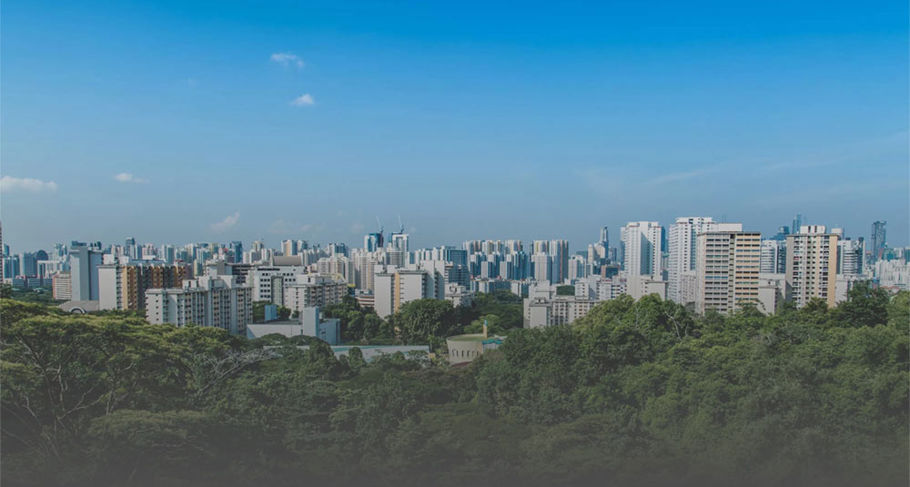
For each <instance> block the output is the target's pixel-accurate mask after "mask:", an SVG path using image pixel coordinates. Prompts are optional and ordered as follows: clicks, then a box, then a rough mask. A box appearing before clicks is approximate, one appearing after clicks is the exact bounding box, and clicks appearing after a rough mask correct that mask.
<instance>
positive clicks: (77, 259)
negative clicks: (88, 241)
mask: <svg viewBox="0 0 910 487" xmlns="http://www.w3.org/2000/svg"><path fill="white" fill-rule="evenodd" d="M69 258H70V275H71V280H72V295H73V299H74V300H76V301H97V300H98V296H99V294H98V268H99V267H101V263H102V253H101V252H100V251H99V250H95V249H93V248H89V247H88V246H86V245H85V244H83V245H75V246H72V247H71V248H70V251H69Z"/></svg>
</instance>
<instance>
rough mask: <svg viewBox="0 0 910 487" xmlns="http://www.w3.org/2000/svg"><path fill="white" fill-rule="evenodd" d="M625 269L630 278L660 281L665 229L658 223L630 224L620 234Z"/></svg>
mask: <svg viewBox="0 0 910 487" xmlns="http://www.w3.org/2000/svg"><path fill="white" fill-rule="evenodd" d="M620 236H621V239H622V247H623V256H624V258H623V268H624V269H625V271H626V274H627V275H629V276H648V277H651V278H653V279H656V280H659V279H660V274H661V272H660V257H661V255H660V241H661V239H662V236H663V229H662V228H661V227H660V224H659V223H657V222H629V223H627V224H626V226H624V227H622V230H621V232H620Z"/></svg>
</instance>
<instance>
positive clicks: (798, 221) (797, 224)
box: [790, 213, 803, 233]
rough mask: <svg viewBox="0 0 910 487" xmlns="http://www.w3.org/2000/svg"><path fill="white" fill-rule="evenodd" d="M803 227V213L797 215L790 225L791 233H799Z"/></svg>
mask: <svg viewBox="0 0 910 487" xmlns="http://www.w3.org/2000/svg"><path fill="white" fill-rule="evenodd" d="M802 227H803V215H802V213H797V214H796V216H795V217H793V224H792V225H790V233H799V229H800V228H802Z"/></svg>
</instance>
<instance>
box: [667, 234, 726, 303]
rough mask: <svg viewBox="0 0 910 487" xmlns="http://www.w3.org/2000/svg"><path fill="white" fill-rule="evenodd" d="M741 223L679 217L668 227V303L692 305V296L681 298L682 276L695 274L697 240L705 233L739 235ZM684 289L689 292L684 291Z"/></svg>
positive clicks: (682, 296)
mask: <svg viewBox="0 0 910 487" xmlns="http://www.w3.org/2000/svg"><path fill="white" fill-rule="evenodd" d="M742 229H743V225H742V223H720V222H715V221H714V220H713V219H712V218H711V217H704V216H695V217H692V216H690V217H680V218H677V219H676V222H675V223H674V224H672V225H670V231H669V240H668V242H667V243H668V250H669V252H670V255H669V258H668V260H667V299H670V300H671V301H675V302H677V303H680V304H686V303H690V302H694V301H695V296H694V295H691V294H687V295H683V293H682V292H681V291H682V290H683V288H684V286H683V282H682V281H683V279H684V277H683V276H684V274H685V273H687V272H690V271H695V265H696V261H697V255H698V253H697V252H696V251H695V247H696V243H697V236H698V234H700V233H705V232H739V231H742ZM686 289H691V288H688V287H686Z"/></svg>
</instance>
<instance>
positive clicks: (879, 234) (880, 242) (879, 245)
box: [870, 221, 888, 262]
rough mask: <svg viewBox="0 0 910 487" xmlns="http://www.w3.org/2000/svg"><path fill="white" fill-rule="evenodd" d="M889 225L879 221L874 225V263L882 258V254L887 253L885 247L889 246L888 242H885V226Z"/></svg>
mask: <svg viewBox="0 0 910 487" xmlns="http://www.w3.org/2000/svg"><path fill="white" fill-rule="evenodd" d="M887 224H888V222H886V221H877V222H874V223H873V224H872V248H871V249H870V250H871V251H872V261H873V262H875V261H877V260H879V259H881V258H882V253H883V252H884V251H885V245H887V240H885V237H886V235H885V226H886V225H887Z"/></svg>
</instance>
